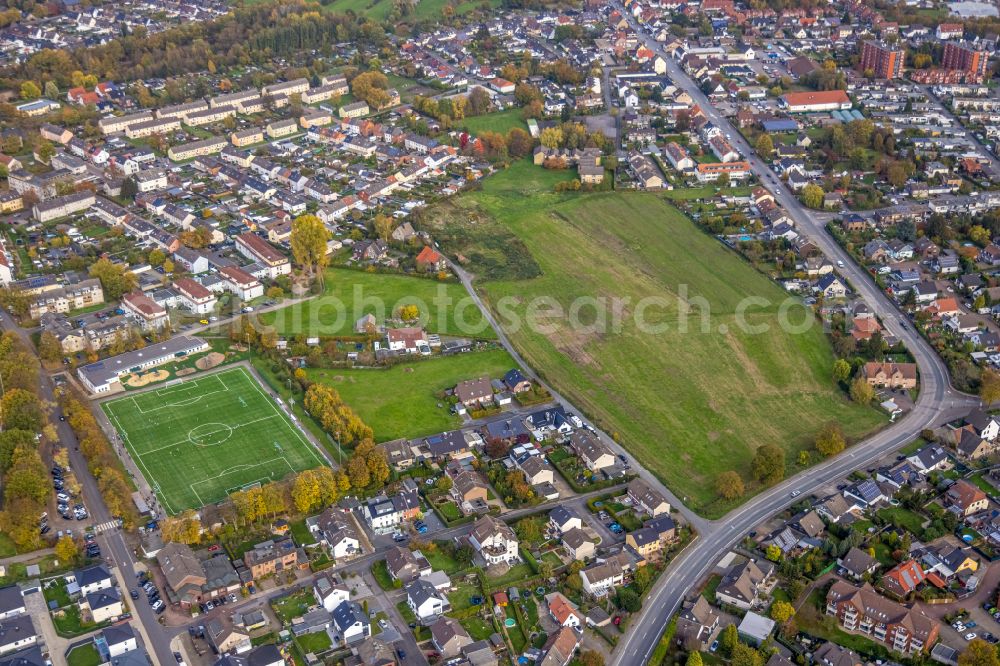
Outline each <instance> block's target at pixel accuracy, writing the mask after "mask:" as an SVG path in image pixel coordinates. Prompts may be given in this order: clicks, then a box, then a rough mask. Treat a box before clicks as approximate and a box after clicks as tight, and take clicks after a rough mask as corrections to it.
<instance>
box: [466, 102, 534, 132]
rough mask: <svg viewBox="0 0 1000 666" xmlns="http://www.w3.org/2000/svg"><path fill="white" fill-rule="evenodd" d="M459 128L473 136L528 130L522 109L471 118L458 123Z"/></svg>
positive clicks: (515, 108) (514, 108)
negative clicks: (483, 133) (522, 115)
mask: <svg viewBox="0 0 1000 666" xmlns="http://www.w3.org/2000/svg"><path fill="white" fill-rule="evenodd" d="M456 125H457V126H458V127H461V128H463V129H465V130H468V131H469V132H470V133H471V134H474V135H475V134H479V133H481V132H500V133H501V134H506V133H507V132H509V131H510V130H512V129H514V128H515V127H518V128H520V129H523V130H526V129H527V128H528V126H527V124H525V122H524V118H522V117H521V109H520V108H519V107H512V108H510V109H507V110H506V111H495V112H494V113H487V114H486V115H483V116H470V117H467V118H465V119H464V120H460V121H458V122H457V123H456Z"/></svg>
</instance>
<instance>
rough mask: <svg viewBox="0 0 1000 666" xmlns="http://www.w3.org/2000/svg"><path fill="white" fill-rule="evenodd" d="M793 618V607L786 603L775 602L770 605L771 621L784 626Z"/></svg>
mask: <svg viewBox="0 0 1000 666" xmlns="http://www.w3.org/2000/svg"><path fill="white" fill-rule="evenodd" d="M794 616H795V606H792V605H791V604H790V603H788V602H787V601H775V602H774V603H773V604H771V619H772V620H774V621H775V622H777V623H778V624H784V623H785V622H788V621H789V620H791V619H792V617H794Z"/></svg>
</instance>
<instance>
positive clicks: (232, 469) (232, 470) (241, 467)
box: [190, 456, 295, 506]
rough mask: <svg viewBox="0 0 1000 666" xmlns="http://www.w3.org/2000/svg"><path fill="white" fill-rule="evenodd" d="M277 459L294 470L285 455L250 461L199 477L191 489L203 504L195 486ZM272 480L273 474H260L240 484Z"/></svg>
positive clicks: (274, 461)
mask: <svg viewBox="0 0 1000 666" xmlns="http://www.w3.org/2000/svg"><path fill="white" fill-rule="evenodd" d="M279 460H281V461H282V462H284V463H285V465H287V466H288V470H289V471H290V472H295V468H294V467H292V464H291V463H290V462H288V459H287V458H285V456H278V457H277V458H271V459H270V460H265V461H264V462H259V463H252V464H251V463H246V464H243V465H234V466H233V467H230V468H229V469H227V470H225V471H222V472H219V473H218V474H216V475H215V476H210V477H207V478H204V479H199V480H198V481H195V482H194V483H192V484H190V486H191V491H192V492H193V493H194V494H195V496H196V497H197V498H198V502H199V503H200V504H201V505H202V506H205V501H204V500H203V499H202V497H201V494H200V493H199V492H198V489H197V488H195V486H198V485H201V484H203V483H209V482H211V481H216V480H218V479H221V478H222V477H224V476H227V475H229V474H234V473H236V472H242V471H244V470H248V469H255V468H257V467H262V466H264V465H270V464H272V463H276V462H277V461H279ZM273 480H274V476H273V475H268V476H262V477H260V478H259V479H254V480H252V481H247V482H246V483H242V484H240V486H245V485H247V484H250V483H257V482H265V483H266V482H269V481H273ZM226 492H227V494H228V491H226Z"/></svg>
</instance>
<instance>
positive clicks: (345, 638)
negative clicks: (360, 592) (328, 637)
mask: <svg viewBox="0 0 1000 666" xmlns="http://www.w3.org/2000/svg"><path fill="white" fill-rule="evenodd" d="M332 615H333V624H334V626H335V627H336V629H337V631H338V632H339V635H340V642H341V644H343V645H351V644H353V643H356V642H358V641H362V640H364V639H366V638H368V637H369V636H371V635H372V625H371V622H370V621H369V620H368V614H367V613H365V611H364V609H362V608H361V604H359V603H358V602H356V601H345V602H343V603H341V604H340V605H339V606H337V607H336V608H335V609H334V610H333V613H332Z"/></svg>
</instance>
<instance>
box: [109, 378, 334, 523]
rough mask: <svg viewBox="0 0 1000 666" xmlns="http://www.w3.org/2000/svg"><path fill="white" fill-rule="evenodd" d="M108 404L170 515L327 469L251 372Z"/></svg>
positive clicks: (202, 381) (143, 394)
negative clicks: (289, 476)
mask: <svg viewBox="0 0 1000 666" xmlns="http://www.w3.org/2000/svg"><path fill="white" fill-rule="evenodd" d="M101 406H102V407H103V409H104V412H105V414H107V416H108V418H109V419H110V420H111V422H112V423H113V424H114V425H115V428H116V429H117V430H118V433H119V435H120V436H121V438H122V440H123V441H124V442H125V445H126V447H127V448H128V450H129V453H130V454H131V456H132V459H133V460H135V461H136V462H137V464H138V465H139V467H140V468H141V469H142V471H143V473H144V474H145V475H146V480H147V481H148V482H149V483H150V484H151V485H152V486H153V488H154V489H156V492H157V495H158V496H159V498H160V501H161V502H162V504H163V506H164V507H165V508H166V509H167V510H168V511H169V512H170V513H178V512H180V511H183V510H184V509H196V508H199V507H202V506H205V505H206V504H211V503H214V502H218V501H219V500H221V499H224V498H225V497H226V495H227V494H229V493H230V492H233V491H235V490H239V489H241V488H243V487H246V486H248V485H251V484H254V483H258V482H267V481H271V480H273V479H280V478H282V477H284V476H285V475H287V474H289V473H290V472H297V471H301V470H304V469H310V468H313V467H318V466H320V465H323V464H325V461H324V459H323V458H322V457H321V456H320V454H319V453H318V452H317V451H316V450H315V448H314V447H313V445H312V444H311V443H310V442H309V441H308V440H306V438H305V437H304V436H303V435H302V433H301V432H300V431H299V430H298V428H297V427H296V426H295V425H293V424H292V422H291V420H290V419H289V418H288V416H287V415H286V414H285V413H284V412H283V411H281V410H279V409H278V407H277V406H276V405H275V403H274V402H273V401H272V400H271V398H270V397H269V396H268V395H267V394H266V393H264V391H263V390H262V389H261V387H260V385H259V384H258V383H257V381H256V380H255V379H254V378H253V377H252V376H251V375H250V373H249V372H247V370H246V369H244V368H234V369H232V370H227V371H225V372H220V373H217V374H214V375H209V376H207V377H202V378H199V379H192V380H188V381H185V382H182V383H181V384H177V385H174V386H167V387H164V388H161V389H158V390H153V391H148V392H146V393H139V394H135V395H131V396H128V397H125V398H119V399H117V400H113V401H111V402H105V403H103V404H102V405H101Z"/></svg>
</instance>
